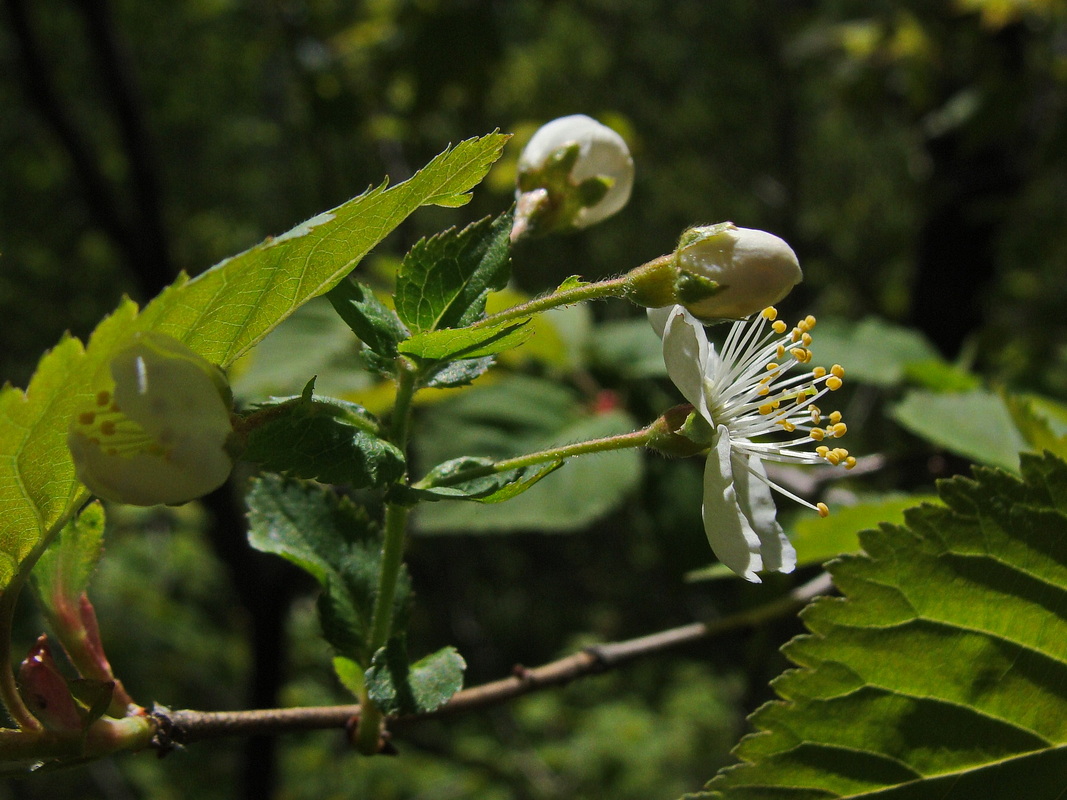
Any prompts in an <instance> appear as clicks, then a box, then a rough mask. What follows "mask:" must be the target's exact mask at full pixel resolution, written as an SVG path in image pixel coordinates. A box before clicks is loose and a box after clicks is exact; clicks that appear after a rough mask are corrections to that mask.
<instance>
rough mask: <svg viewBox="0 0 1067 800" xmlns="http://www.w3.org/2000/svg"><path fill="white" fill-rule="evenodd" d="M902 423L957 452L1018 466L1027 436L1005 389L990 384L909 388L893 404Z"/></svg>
mask: <svg viewBox="0 0 1067 800" xmlns="http://www.w3.org/2000/svg"><path fill="white" fill-rule="evenodd" d="M890 413H891V415H892V417H893V419H895V420H896V421H897V422H898V423H900V424H901V425H902V426H904V427H905V428H907V429H908V430H909V431H911V432H912V433H914V434H915V435H916V436H920V437H922V438H923V439H926V440H927V441H929V442H932V443H934V444H936V445H939V446H941V447H944V448H945V449H946V450H951V451H952V452H953V453H956V454H957V455H961V456H964V457H966V458H969V459H972V460H973V461H977V462H978V463H981V464H989V465H991V466H995V467H1003V468H1004V469H1009V470H1012V471H1013V472H1017V471H1018V468H1019V451H1020V450H1025V449H1026V442H1025V441H1024V440H1023V438H1022V436H1020V435H1019V432H1018V430H1016V427H1015V423H1014V422H1013V421H1012V418H1011V414H1009V413H1008V409H1007V408H1006V407H1005V405H1004V401H1003V400H1002V399H1001V398H1000V396H999V395H997V394H994V393H993V392H989V391H986V390H984V389H977V390H975V391H971V392H961V393H953V394H943V393H940V392H927V391H914V392H908V394H907V395H905V396H904V399H903V400H901V401H900V402H899V403H897V405H896V406H894V407H893V409H892V410H891V412H890Z"/></svg>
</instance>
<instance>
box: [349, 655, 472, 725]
mask: <svg viewBox="0 0 1067 800" xmlns="http://www.w3.org/2000/svg"><path fill="white" fill-rule="evenodd" d="M466 668H467V662H465V661H464V660H463V656H461V655H460V654H459V653H458V652H456V649H455V648H454V647H445V648H443V649H441V650H438V651H437V652H436V653H432V654H430V655H428V656H426V657H425V658H421V659H419V660H418V661H416V662H415V663H414V664H409V663H408V655H407V647H406V646H405V644H404V639H403V638H402V637H396V638H394V639H391V640H390V641H389V644H388V645H386V646H385V647H383V648H382V649H381V650H379V651H378V652H377V653H375V654H374V660H373V662H372V663H371V667H370V669H368V670H367V674H366V682H367V692H368V694H369V695H370V698H371V699H372V700H373V701H374V703H375V705H377V706H378V708H380V709H381V710H382V712H384V713H385V714H390V715H394V714H422V713H427V712H430V711H435V710H437V709H438V708H440V707H441V706H443V705H444V704H445V703H447V702H448V700H449V698H451V697H452V695H454V694H455V693H456V692H458V691H459V690H460V689H461V688H463V671H464V670H465V669H466Z"/></svg>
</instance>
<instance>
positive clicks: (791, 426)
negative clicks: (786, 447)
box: [778, 419, 797, 433]
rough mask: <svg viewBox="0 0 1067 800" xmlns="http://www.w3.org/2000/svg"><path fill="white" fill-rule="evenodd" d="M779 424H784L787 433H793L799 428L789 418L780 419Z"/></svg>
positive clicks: (783, 428) (783, 427)
mask: <svg viewBox="0 0 1067 800" xmlns="http://www.w3.org/2000/svg"><path fill="white" fill-rule="evenodd" d="M778 424H779V425H781V426H782V430H784V431H785V432H786V433H792V432H793V431H795V430H796V429H797V426H796V425H794V424H793V423H792V422H790V421H789V420H787V419H780V420H778Z"/></svg>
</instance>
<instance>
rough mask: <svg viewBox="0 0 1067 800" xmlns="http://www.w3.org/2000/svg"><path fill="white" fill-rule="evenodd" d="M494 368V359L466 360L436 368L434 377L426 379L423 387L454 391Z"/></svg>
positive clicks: (488, 357) (433, 373) (490, 357)
mask: <svg viewBox="0 0 1067 800" xmlns="http://www.w3.org/2000/svg"><path fill="white" fill-rule="evenodd" d="M491 366H493V357H492V356H484V357H482V358H465V359H462V360H460V361H453V362H452V363H451V364H447V365H444V366H441V367H440V368H436V367H435V368H434V370H433V372H432V376H430V377H424V378H423V380H424V383H423V385H424V386H426V387H427V388H428V389H452V388H455V387H457V386H466V385H467V384H469V383H470V382H471V381H473V380H474V379H475V378H477V377H478V376H479V375H483V374H484V373H485V372H486V371H487V370H488V369H489V368H490V367H491Z"/></svg>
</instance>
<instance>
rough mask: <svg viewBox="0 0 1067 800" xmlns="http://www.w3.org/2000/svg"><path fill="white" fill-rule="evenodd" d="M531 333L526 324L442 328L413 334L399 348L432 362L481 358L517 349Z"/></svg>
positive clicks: (531, 330)
mask: <svg viewBox="0 0 1067 800" xmlns="http://www.w3.org/2000/svg"><path fill="white" fill-rule="evenodd" d="M533 333H534V329H533V328H532V327H530V326H529V325H527V320H522V321H520V322H504V323H501V324H499V325H487V326H486V327H484V328H445V329H442V330H437V331H423V332H422V333H416V334H415V335H414V336H412V337H411V338H410V339H408V340H407V341H405V342H403V343H402V344H401V345H400V352H401V353H404V354H406V355H410V356H416V357H418V358H424V359H428V360H433V361H445V360H450V359H463V358H484V357H485V356H491V355H495V354H497V353H500V352H503V351H504V350H510V349H511V348H513V347H518V346H519V345H520V344H522V343H523V342H525V341H526V340H527V339H529V338H530V337H531V336H532V335H533Z"/></svg>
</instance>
